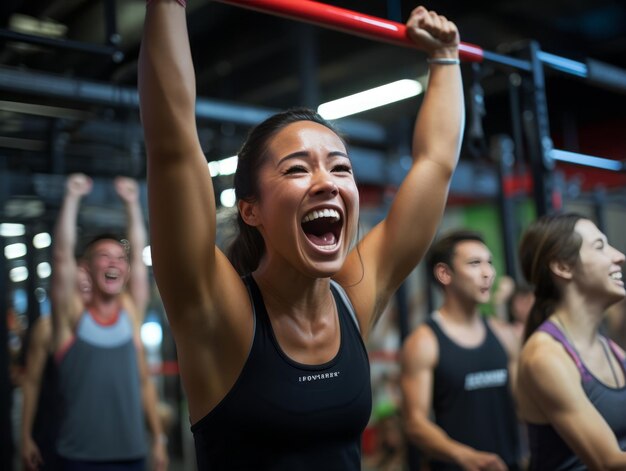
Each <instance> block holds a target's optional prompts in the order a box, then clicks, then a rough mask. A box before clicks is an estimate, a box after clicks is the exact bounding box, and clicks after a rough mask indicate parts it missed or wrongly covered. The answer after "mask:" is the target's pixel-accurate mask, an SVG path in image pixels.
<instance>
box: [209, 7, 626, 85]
mask: <svg viewBox="0 0 626 471" xmlns="http://www.w3.org/2000/svg"><path fill="white" fill-rule="evenodd" d="M217 1H219V2H221V3H225V4H230V5H235V6H240V7H242V8H246V9H249V10H255V11H259V12H262V13H268V14H271V15H276V16H281V17H283V18H288V19H292V20H299V21H304V22H306V23H311V24H314V25H317V26H321V27H324V28H329V29H334V30H336V31H341V32H344V33H349V34H354V35H357V36H361V37H365V38H368V39H373V40H378V41H383V42H387V43H391V44H395V45H397V46H402V47H411V48H412V47H415V46H414V44H413V42H412V41H411V40H410V39H409V38H408V37H407V35H406V26H405V25H404V24H402V23H398V22H395V21H390V20H387V19H384V18H378V17H375V16H370V15H366V14H364V13H359V12H357V11H353V10H348V9H345V8H340V7H335V6H333V5H327V4H325V3H321V2H316V1H313V0H302V1H294V0H254V1H250V0H217ZM459 55H460V57H461V60H463V61H465V62H492V63H495V64H499V65H503V66H506V67H512V68H515V69H519V70H524V71H526V72H530V71H531V70H532V65H531V64H530V62H529V61H527V60H524V59H519V58H516V57H510V56H506V55H503V54H498V53H495V52H490V51H485V50H483V49H482V48H481V47H480V46H477V45H475V44H470V43H464V42H461V43H460V44H459ZM537 58H538V59H539V61H540V62H541V63H542V64H544V65H545V66H547V67H549V68H551V69H554V70H557V71H559V72H563V73H565V74H569V75H573V76H576V77H580V78H586V79H589V80H590V81H591V82H592V83H594V84H597V85H602V86H609V87H611V88H613V89H616V88H617V89H619V90H620V91H626V83H624V82H623V81H622V79H623V78H624V77H626V71H624V70H622V69H619V68H617V67H614V66H610V65H608V64H603V63H601V62H598V61H593V63H592V64H591V65H590V64H589V63H587V64H585V63H583V62H577V61H574V60H571V59H567V58H565V57H560V56H557V55H554V54H550V53H547V52H544V51H540V50H539V51H537ZM592 66H593V68H594V69H593V70H595V73H593V74H592V73H591V71H590V69H591V67H592Z"/></svg>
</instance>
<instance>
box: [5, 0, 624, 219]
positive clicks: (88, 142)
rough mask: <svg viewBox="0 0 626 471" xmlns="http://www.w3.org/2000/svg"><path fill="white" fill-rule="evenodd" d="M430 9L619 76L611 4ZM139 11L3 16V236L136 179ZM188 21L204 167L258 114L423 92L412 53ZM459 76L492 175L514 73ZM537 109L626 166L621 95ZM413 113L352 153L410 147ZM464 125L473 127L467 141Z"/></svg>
mask: <svg viewBox="0 0 626 471" xmlns="http://www.w3.org/2000/svg"><path fill="white" fill-rule="evenodd" d="M253 1H254V0H251V2H253ZM293 1H300V0H293ZM303 1H306V0H303ZM326 3H329V4H332V5H334V6H338V7H342V8H346V9H350V10H357V11H360V12H362V13H366V14H368V15H373V16H377V17H381V18H387V19H390V20H392V21H398V22H403V21H404V20H405V19H406V18H407V16H408V14H409V12H410V10H411V9H412V8H413V7H414V6H416V4H415V3H414V2H409V1H406V0H386V1H385V0H328V1H327V2H326ZM425 5H426V6H427V7H428V8H430V9H433V10H436V11H437V12H438V13H441V14H444V15H446V16H447V17H448V18H450V19H452V20H453V21H455V22H456V23H457V25H458V26H459V29H460V31H461V34H462V41H463V42H467V43H472V44H476V45H479V46H480V47H482V48H483V49H484V50H486V51H493V52H497V53H500V54H505V55H509V54H510V55H515V54H518V53H519V51H520V49H521V48H523V47H525V45H526V44H527V43H528V41H529V40H535V41H537V42H538V44H539V46H540V47H541V49H542V50H543V51H546V52H549V53H552V54H556V55H559V56H562V57H565V58H569V59H572V60H574V61H585V60H586V59H587V58H593V59H597V60H600V61H603V62H606V63H609V64H612V65H615V66H618V67H621V68H624V69H626V2H623V1H620V0H613V1H611V0H575V1H572V0H542V1H539V0H477V1H473V2H468V1H461V0H448V1H444V0H433V1H431V2H429V3H426V4H425ZM144 10H145V2H144V0H118V1H112V0H3V1H2V2H1V3H0V22H1V24H0V28H2V30H1V31H0V188H3V189H0V201H1V202H2V204H3V209H2V211H0V215H2V216H3V219H4V220H8V219H12V220H13V219H15V220H20V219H28V218H29V217H32V216H34V215H36V214H38V216H37V217H43V218H45V216H46V215H54V210H55V209H56V208H57V206H56V205H58V201H59V199H60V195H61V192H62V178H57V177H58V176H60V175H64V174H67V173H70V172H75V171H81V172H85V173H87V174H89V175H91V176H92V177H94V178H96V179H103V181H106V180H108V179H110V178H111V177H112V176H114V175H116V174H126V175H130V176H133V177H136V178H138V179H140V180H141V179H143V178H144V175H145V157H144V153H143V152H144V149H143V141H142V133H141V128H140V124H139V113H138V109H137V104H136V95H135V94H134V91H135V89H136V83H137V56H138V50H139V45H140V39H141V30H142V25H143V15H144ZM187 13H188V25H189V32H190V37H191V45H192V51H193V55H194V62H195V67H196V75H197V89H198V96H199V98H200V99H201V100H202V103H203V105H204V106H206V107H207V108H206V109H205V113H203V114H201V116H200V118H199V120H198V124H199V127H200V136H201V140H202V142H203V146H204V148H205V149H206V150H207V159H208V160H214V159H220V158H223V157H227V156H229V155H233V154H234V153H235V152H236V151H237V148H238V146H239V144H240V143H241V140H242V139H243V136H244V134H245V131H246V130H247V129H248V127H249V125H250V124H252V122H254V121H255V120H257V119H258V118H257V117H258V116H261V115H263V113H266V112H268V111H272V110H277V109H282V108H285V107H289V106H293V105H308V106H315V105H317V104H319V103H322V102H324V101H327V100H330V99H334V98H339V97H342V96H344V95H347V94H351V93H355V92H358V91H362V90H365V89H368V88H371V87H373V86H377V85H381V84H384V83H388V82H391V81H395V80H398V79H401V78H415V77H418V78H419V77H423V75H424V74H425V71H426V68H425V62H424V56H423V55H422V54H421V53H419V52H417V51H414V50H411V49H408V48H402V47H397V46H392V45H388V44H385V43H382V42H377V41H373V40H369V39H363V38H359V37H356V36H352V35H348V34H345V33H340V32H337V31H332V30H330V29H325V28H320V27H316V26H311V25H307V24H305V23H302V22H299V21H294V20H288V19H284V18H279V17H277V16H271V15H268V14H264V13H259V12H253V11H250V10H245V9H242V8H239V7H236V6H232V5H228V4H224V3H220V2H216V1H209V0H189V2H188V7H187ZM33 35H35V37H33ZM463 71H464V77H465V83H466V86H467V87H468V98H469V97H470V96H471V93H470V91H469V87H470V86H471V85H472V84H477V85H480V89H482V92H483V94H484V103H485V110H486V114H485V115H484V116H483V119H482V121H481V123H480V124H481V125H482V128H483V131H484V132H483V133H482V136H481V135H480V133H479V134H478V136H477V137H476V138H475V140H476V141H477V142H475V143H473V145H471V146H466V149H465V150H464V153H463V156H462V159H463V160H466V161H476V162H481V163H485V162H486V164H487V165H489V156H488V155H487V154H486V150H485V149H486V147H485V145H486V144H487V143H488V141H489V139H490V136H492V135H494V134H498V133H510V132H511V130H510V126H511V119H510V103H509V95H508V92H507V90H508V87H509V81H510V79H511V76H510V72H511V70H506V69H503V68H501V67H498V66H494V65H493V64H489V63H485V64H483V65H482V66H481V67H480V68H479V69H473V68H472V67H471V65H469V64H467V65H465V66H464V67H463ZM546 95H547V99H548V110H549V117H550V127H551V133H552V135H553V138H554V140H555V142H557V143H558V144H559V147H568V146H569V148H571V149H572V150H574V151H577V152H588V153H595V154H597V155H601V156H603V157H609V158H613V159H624V158H626V132H625V131H624V130H626V93H624V92H616V91H610V90H607V89H605V88H603V87H597V86H593V85H591V84H589V83H585V82H583V81H581V80H577V79H576V78H574V77H571V76H565V75H563V74H559V73H556V72H553V71H546ZM419 100H420V99H419V97H418V98H413V99H408V100H405V101H403V102H399V103H396V104H392V105H388V106H386V107H383V108H378V109H376V110H372V111H367V112H363V113H361V114H359V115H355V116H352V117H351V118H350V119H351V120H352V121H353V122H354V124H355V126H356V127H355V129H357V130H360V131H357V132H356V133H355V134H354V135H353V136H352V140H353V141H354V142H355V144H356V145H358V146H359V147H360V148H362V149H363V150H364V151H367V150H371V151H373V152H380V151H386V150H388V148H389V142H390V140H391V141H392V142H393V141H394V140H396V141H403V140H406V139H407V136H408V132H409V131H408V130H410V125H411V123H412V120H413V117H414V114H415V111H416V109H417V107H418V106H419ZM468 109H471V103H468ZM257 112H258V113H259V114H256V113H257ZM473 124H474V125H475V124H477V123H476V122H472V121H471V119H470V120H469V121H468V125H473ZM361 125H364V126H365V127H364V128H363V127H360V126H361ZM369 125H374V126H376V129H382V130H384V131H385V132H386V133H387V134H386V135H387V138H386V140H384V141H381V140H377V139H368V132H367V131H364V132H363V129H368V128H367V126H369ZM481 140H482V142H481ZM392 147H393V146H392ZM400 147H401V145H400ZM374 183H376V182H374ZM378 183H382V184H384V183H385V181H384V179H381V180H380V181H379V182H378ZM94 198H97V197H94ZM99 198H100V201H99V203H98V204H101V206H102V208H104V207H105V203H106V201H107V200H108V199H110V198H111V199H113V200H114V199H115V198H114V196H113V194H112V193H110V192H108V191H105V190H103V191H102V194H101V195H100V197H99ZM35 206H36V207H37V208H39V210H36V209H33V208H35ZM29 208H30V211H31V212H30V213H29ZM100 215H102V213H101V214H100ZM111 217H114V215H111Z"/></svg>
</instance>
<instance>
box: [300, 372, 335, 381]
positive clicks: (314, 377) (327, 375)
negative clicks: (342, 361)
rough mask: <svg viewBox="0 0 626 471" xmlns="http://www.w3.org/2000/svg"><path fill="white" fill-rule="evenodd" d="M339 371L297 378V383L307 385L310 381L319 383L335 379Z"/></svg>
mask: <svg viewBox="0 0 626 471" xmlns="http://www.w3.org/2000/svg"><path fill="white" fill-rule="evenodd" d="M339 373H341V372H340V371H331V372H330V373H318V374H315V375H307V376H298V382H299V383H308V382H310V381H320V380H323V379H331V378H337V377H338V376H339Z"/></svg>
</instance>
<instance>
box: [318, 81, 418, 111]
mask: <svg viewBox="0 0 626 471" xmlns="http://www.w3.org/2000/svg"><path fill="white" fill-rule="evenodd" d="M423 90H424V87H422V84H421V83H420V82H418V81H417V80H411V79H402V80H397V81H396V82H392V83H388V84H386V85H381V86H380V87H375V88H372V89H370V90H365V91H363V92H359V93H355V94H354V95H349V96H346V97H344V98H339V99H337V100H333V101H329V102H326V103H323V104H321V105H320V106H319V107H318V109H317V112H318V113H319V114H320V115H321V116H322V117H324V118H325V119H338V118H343V117H344V116H349V115H352V114H356V113H361V112H362V111H366V110H371V109H373V108H378V107H380V106H384V105H388V104H389V103H394V102H396V101H400V100H405V99H407V98H411V97H414V96H416V95H419V94H420V93H422V91H423Z"/></svg>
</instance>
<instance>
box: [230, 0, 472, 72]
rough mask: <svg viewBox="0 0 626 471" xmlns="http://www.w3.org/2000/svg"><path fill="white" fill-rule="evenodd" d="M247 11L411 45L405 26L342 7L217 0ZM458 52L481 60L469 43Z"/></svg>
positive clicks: (291, 0)
mask: <svg viewBox="0 0 626 471" xmlns="http://www.w3.org/2000/svg"><path fill="white" fill-rule="evenodd" d="M218 1H220V2H222V3H229V4H233V5H238V6H240V7H243V8H248V9H250V10H256V11H260V12H263V13H270V14H273V15H277V16H282V17H285V18H289V19H292V20H300V21H304V22H307V23H312V24H315V25H317V26H322V27H325V28H330V29H334V30H337V31H341V32H344V33H350V34H355V35H358V36H363V37H365V38H368V39H375V40H379V41H385V42H388V43H391V44H395V45H397V46H403V47H412V48H414V47H415V44H414V43H413V41H412V40H411V39H410V38H409V37H408V36H407V34H406V26H405V25H404V24H402V23H396V22H395V21H389V20H386V19H382V18H377V17H375V16H369V15H366V14H364V13H358V12H356V11H352V10H346V9H345V8H339V7H335V6H332V5H326V4H324V3H320V2H314V1H309V0H218ZM459 55H460V57H461V59H462V60H464V61H467V62H482V60H483V50H482V49H481V48H480V47H478V46H475V45H473V44H468V43H461V44H460V45H459Z"/></svg>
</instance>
